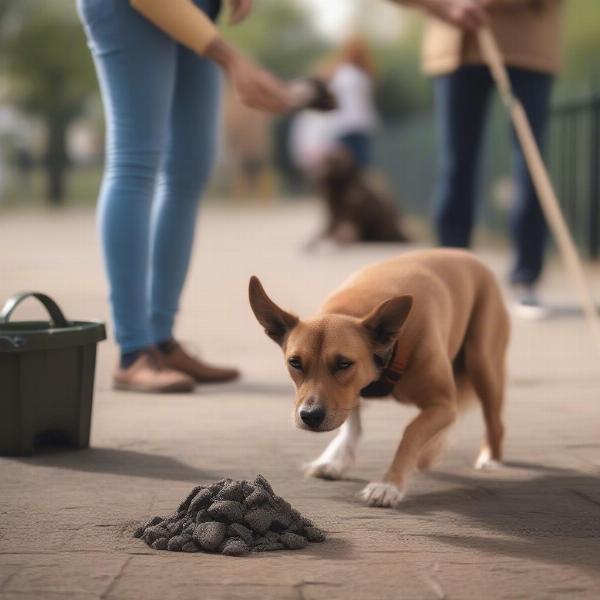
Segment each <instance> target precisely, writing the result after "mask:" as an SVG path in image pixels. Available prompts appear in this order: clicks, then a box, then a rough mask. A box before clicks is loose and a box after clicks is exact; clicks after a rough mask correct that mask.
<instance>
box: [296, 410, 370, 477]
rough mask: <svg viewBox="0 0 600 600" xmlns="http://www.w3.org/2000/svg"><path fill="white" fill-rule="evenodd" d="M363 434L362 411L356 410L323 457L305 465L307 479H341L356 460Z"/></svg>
mask: <svg viewBox="0 0 600 600" xmlns="http://www.w3.org/2000/svg"><path fill="white" fill-rule="evenodd" d="M360 434H361V425H360V409H359V408H358V407H357V408H355V409H354V410H353V411H352V413H350V416H349V417H348V418H347V419H346V421H345V422H344V424H343V425H342V426H341V428H340V431H339V433H338V434H337V435H336V436H335V437H334V438H333V440H331V442H330V443H329V445H328V446H327V448H325V450H324V451H323V453H322V454H321V456H319V458H317V459H316V460H314V461H312V462H310V463H306V464H305V465H304V474H305V475H306V476H307V477H320V478H321V479H341V478H342V477H343V476H344V474H345V473H346V472H347V471H348V469H349V468H350V467H352V466H353V465H354V462H355V460H356V446H357V444H358V440H359V438H360Z"/></svg>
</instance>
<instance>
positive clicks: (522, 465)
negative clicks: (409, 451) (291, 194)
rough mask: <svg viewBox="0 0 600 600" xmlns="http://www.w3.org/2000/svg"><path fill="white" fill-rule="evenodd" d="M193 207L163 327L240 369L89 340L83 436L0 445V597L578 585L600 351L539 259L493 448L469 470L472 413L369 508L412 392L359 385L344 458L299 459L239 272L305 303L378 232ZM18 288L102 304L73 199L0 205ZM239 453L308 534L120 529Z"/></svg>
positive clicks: (237, 595) (596, 442) (314, 599)
mask: <svg viewBox="0 0 600 600" xmlns="http://www.w3.org/2000/svg"><path fill="white" fill-rule="evenodd" d="M202 217H203V218H202V220H201V227H200V232H199V236H198V244H197V247H196V252H195V256H194V261H193V266H192V270H191V275H190V279H189V282H188V286H187V288H186V292H185V297H184V301H183V307H182V313H181V318H180V321H179V328H178V332H179V336H180V337H181V338H182V339H183V340H190V341H192V342H194V343H197V344H199V346H200V347H201V349H202V353H203V355H205V356H206V357H207V358H210V359H211V360H215V361H221V362H230V363H232V364H238V365H241V366H242V367H243V370H244V374H245V376H244V378H243V380H242V381H240V382H239V383H236V384H232V385H226V386H222V387H218V386H211V387H203V388H200V389H198V390H197V393H196V394H194V395H192V396H187V397H178V396H165V397H149V396H143V395H136V394H126V393H119V392H114V391H112V390H111V389H110V385H109V383H110V372H111V369H112V366H113V364H114V361H115V358H116V351H115V348H114V345H113V343H112V342H108V343H104V344H102V346H101V348H100V355H99V363H98V373H97V393H96V398H95V405H94V420H93V429H92V445H93V447H92V448H91V449H90V450H86V451H80V452H51V453H44V454H40V455H37V456H35V457H34V458H24V459H15V458H12V459H8V458H6V459H0V600H24V599H28V598H32V599H33V598H35V599H37V598H42V599H46V598H47V599H49V600H54V599H63V598H64V599H66V600H84V599H85V600H88V599H98V598H103V599H110V600H114V599H137V598H144V599H145V600H154V599H171V598H173V599H177V600H185V599H188V598H189V599H192V598H194V599H195V598H198V599H203V600H211V599H215V600H216V599H218V600H221V599H236V600H237V599H244V600H246V599H250V598H261V599H263V598H264V599H271V598H273V599H294V600H318V599H324V598H328V599H338V598H340V599H341V598H345V599H347V598H351V599H357V600H371V599H373V600H388V599H389V600H392V599H393V600H396V599H404V598H407V599H412V598H415V599H420V598H431V599H440V598H477V599H479V598H536V599H537V598H540V599H542V598H544V599H545V598H598V597H599V595H600V591H599V590H600V479H599V475H600V435H599V434H600V366H599V360H598V359H597V357H596V356H595V355H594V353H593V347H592V344H591V342H590V340H589V339H588V336H587V335H586V328H585V324H584V322H583V320H582V318H581V316H580V315H579V314H578V313H577V311H574V310H571V307H573V306H574V296H573V295H572V293H571V292H570V290H569V285H568V283H567V282H566V281H565V276H564V274H563V273H562V271H561V270H560V269H558V268H556V267H552V268H551V269H550V271H549V273H548V276H547V279H546V283H545V288H544V291H545V292H546V294H547V296H548V298H550V299H551V300H552V301H553V302H554V303H556V304H559V305H561V306H562V307H563V310H561V312H560V314H559V315H558V316H557V317H555V318H553V319H550V320H548V321H545V322H515V323H514V334H513V341H512V345H511V351H510V382H509V391H508V404H507V413H506V422H507V440H506V460H507V465H506V466H505V467H504V468H503V469H502V470H500V471H497V472H487V473H480V472H475V471H474V470H473V469H472V467H471V464H472V462H473V460H474V458H475V455H476V451H477V447H478V444H479V440H480V437H481V435H482V423H481V418H480V416H479V415H478V414H477V413H474V414H472V415H470V416H468V417H467V418H466V419H465V420H464V421H463V422H461V423H460V424H459V426H458V427H457V430H456V433H455V435H454V442H453V445H452V447H451V449H450V451H449V453H448V456H447V458H446V459H445V460H444V462H443V463H442V464H441V465H440V466H439V467H438V468H437V469H436V470H435V471H434V472H431V473H429V474H426V475H419V476H416V477H415V479H414V482H413V486H412V488H411V490H410V493H409V495H408V496H407V498H406V500H405V502H404V504H403V505H402V507H401V508H400V509H399V510H397V511H395V510H387V509H385V510H381V509H371V508H367V507H365V506H363V505H362V504H361V503H360V502H359V501H358V500H357V499H356V494H357V492H358V491H359V490H360V489H361V488H362V487H363V486H364V485H365V483H366V482H368V481H369V480H370V479H372V478H377V477H380V476H381V475H382V474H383V472H384V470H385V468H386V467H387V464H388V462H389V461H390V460H391V458H392V453H393V452H394V450H395V447H396V445H397V443H398V441H399V437H400V434H401V432H402V430H403V427H404V426H405V424H406V423H407V421H408V419H410V417H411V415H412V411H411V410H410V409H407V408H404V407H400V406H397V405H395V404H393V403H392V402H372V403H371V404H370V405H369V407H368V409H367V410H366V412H365V417H364V428H365V435H364V438H363V440H362V442H361V447H360V450H359V455H358V464H357V466H356V468H355V469H354V470H353V471H352V472H351V474H350V476H349V477H350V478H349V479H347V480H345V481H341V482H325V481H319V480H306V479H304V478H303V477H302V474H301V469H300V465H301V463H302V462H303V461H306V460H309V459H312V458H314V457H316V456H317V454H318V453H319V452H320V450H321V449H322V448H323V447H324V445H325V444H326V442H327V440H328V439H329V438H330V437H331V436H330V435H316V434H315V435H311V434H308V433H304V432H300V431H297V430H295V429H294V427H293V425H292V421H291V418H290V413H291V398H292V390H291V385H290V383H289V381H288V377H287V375H286V373H285V370H284V367H283V363H282V360H281V356H280V351H279V349H278V348H277V347H276V346H275V345H274V344H273V343H271V342H270V341H269V340H268V339H267V338H266V337H265V336H264V334H263V333H262V331H261V330H260V327H259V326H258V325H257V324H256V322H255V321H254V319H253V317H252V315H251V313H250V310H249V308H248V305H247V299H246V285H247V280H248V277H249V276H250V275H251V274H253V273H255V274H257V275H259V276H261V278H262V280H263V283H264V284H265V287H266V288H267V290H268V291H269V292H270V293H271V294H272V296H273V297H274V298H275V299H277V301H278V302H280V303H281V304H282V305H283V306H285V307H289V308H290V309H293V310H295V311H297V312H299V313H300V314H301V315H306V314H307V313H309V312H310V311H311V310H313V309H314V308H315V307H316V306H317V305H318V303H319V302H320V300H321V299H322V298H323V297H324V295H325V294H326V293H327V292H328V291H330V290H331V289H332V288H333V287H335V286H336V285H337V284H338V283H340V282H341V281H342V280H343V279H344V278H345V276H346V275H348V274H349V273H351V272H352V271H353V270H355V269H356V268H358V267H360V266H363V265H366V264H368V263H370V262H374V261H376V260H380V259H383V258H385V257H388V256H391V255H393V254H395V253H396V252H397V251H398V249H397V248H394V247H390V246H368V247H357V248H351V249H348V250H346V251H336V250H328V251H323V252H320V253H318V254H314V255H306V254H302V253H301V252H300V251H299V248H300V246H301V244H302V243H303V242H304V241H305V240H306V239H308V237H309V236H310V235H311V234H312V233H313V231H314V230H315V229H316V227H317V223H318V213H317V210H316V208H315V207H313V206H312V205H308V206H303V205H302V206H301V205H295V204H290V205H286V206H281V207H251V206H248V207H234V206H231V207H230V206H225V207H218V206H214V205H212V206H208V207H207V208H206V209H205V212H204V213H203V215H202ZM482 256H483V257H484V259H485V260H486V261H487V262H488V263H489V264H491V266H492V267H493V268H494V269H496V270H497V272H498V273H499V274H502V273H503V271H504V270H505V269H506V267H507V264H506V257H504V256H503V255H502V254H500V253H498V252H497V251H489V252H484V253H483V255H482ZM592 276H593V278H594V284H595V289H596V292H597V297H600V273H599V272H598V270H596V271H595V272H593V273H592ZM25 288H37V289H39V290H42V291H45V292H47V293H49V294H50V295H52V296H54V297H55V298H56V300H57V301H59V302H60V304H61V305H62V306H63V308H64V310H65V312H66V314H67V316H70V317H71V318H93V317H98V318H103V319H108V312H107V307H106V303H105V296H106V288H105V283H104V277H103V275H102V271H101V264H100V259H99V252H98V247H97V243H96V237H95V230H94V224H93V215H92V214H91V213H88V212H67V213H49V214H45V213H41V214H40V213H28V212H11V213H3V214H1V215H0V299H4V298H6V297H8V296H9V295H10V294H11V293H13V292H15V291H17V290H21V289H25ZM18 314H19V315H21V316H22V317H23V318H25V317H27V316H34V315H35V316H39V315H41V314H42V312H41V310H39V309H38V308H37V307H35V306H33V305H29V306H25V307H23V308H22V309H19V313H18ZM0 397H1V391H0ZM257 472H262V473H263V474H264V475H265V476H267V477H268V478H269V479H270V480H271V481H272V483H273V484H274V487H275V490H276V491H277V492H278V493H280V494H281V495H283V496H284V497H286V498H287V499H289V500H290V501H291V502H292V503H293V504H294V505H295V506H297V507H298V508H299V509H300V510H301V511H302V512H303V513H305V514H307V515H309V516H311V517H313V518H314V520H315V521H316V522H317V523H318V525H320V526H321V527H323V528H325V529H327V530H328V531H329V532H330V538H329V541H328V542H327V543H325V544H320V545H311V547H310V548H308V549H306V550H304V551H300V552H286V553H283V552H279V553H272V554H265V555H256V556H252V557H250V558H241V559H233V558H225V557H221V556H210V555H205V554H195V555H183V554H175V553H159V552H156V551H153V550H150V549H148V548H147V547H146V546H145V545H144V544H143V543H141V542H140V541H139V540H135V539H133V538H132V537H131V533H132V530H133V527H134V524H135V523H137V522H139V521H141V520H144V519H146V518H147V517H149V516H151V515H154V514H167V513H169V512H172V510H173V509H174V508H175V507H176V505H177V503H178V502H179V500H181V499H182V497H183V496H184V495H185V494H186V493H187V492H188V491H189V490H190V489H191V487H192V486H193V485H195V484H197V483H199V482H205V481H210V480H214V479H219V478H221V477H224V476H229V477H233V478H250V477H253V476H254V475H255V474H256V473H257Z"/></svg>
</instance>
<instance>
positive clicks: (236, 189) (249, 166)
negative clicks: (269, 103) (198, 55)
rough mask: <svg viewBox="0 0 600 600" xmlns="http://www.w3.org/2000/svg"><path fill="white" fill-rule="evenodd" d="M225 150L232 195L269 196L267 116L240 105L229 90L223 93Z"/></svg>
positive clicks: (270, 120) (270, 121) (269, 133)
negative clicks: (229, 170) (229, 169)
mask: <svg viewBox="0 0 600 600" xmlns="http://www.w3.org/2000/svg"><path fill="white" fill-rule="evenodd" d="M224 105H225V111H224V112H225V149H226V156H227V162H228V164H229V166H230V168H231V180H232V186H231V187H232V191H233V194H234V196H237V197H242V198H267V197H269V196H270V195H271V194H272V191H273V185H272V181H270V177H269V175H270V169H269V166H270V163H271V157H272V135H271V125H272V119H271V116H270V115H269V114H267V113H265V112H262V111H258V110H255V109H253V108H250V107H248V106H246V105H244V104H242V103H241V102H240V101H239V100H238V98H237V96H236V94H235V93H234V90H232V89H231V88H230V87H228V88H227V90H226V92H225V100H224Z"/></svg>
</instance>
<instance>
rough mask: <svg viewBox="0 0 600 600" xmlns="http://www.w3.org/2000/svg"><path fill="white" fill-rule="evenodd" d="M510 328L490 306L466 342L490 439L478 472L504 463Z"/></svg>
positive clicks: (471, 375) (502, 315)
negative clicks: (506, 381)
mask: <svg viewBox="0 0 600 600" xmlns="http://www.w3.org/2000/svg"><path fill="white" fill-rule="evenodd" d="M486 309H487V310H486ZM492 309H493V310H492ZM508 327H509V325H508V317H507V316H505V313H504V311H503V310H501V311H498V308H497V307H494V306H493V305H492V306H490V305H488V306H487V307H484V309H483V310H481V311H479V314H478V315H477V316H476V318H475V320H474V322H473V323H472V324H471V327H470V331H469V334H468V336H467V340H466V341H465V361H466V369H467V373H468V375H469V378H470V380H471V383H472V385H473V388H474V389H475V392H476V394H477V396H478V398H479V400H480V402H481V408H482V410H483V418H484V421H485V427H486V437H485V440H484V442H483V443H482V445H481V450H480V452H479V455H478V457H477V460H476V461H475V468H476V469H494V468H497V467H498V466H499V465H500V463H501V461H502V440H503V437H504V424H503V422H502V408H503V404H504V390H505V355H506V346H507V343H508Z"/></svg>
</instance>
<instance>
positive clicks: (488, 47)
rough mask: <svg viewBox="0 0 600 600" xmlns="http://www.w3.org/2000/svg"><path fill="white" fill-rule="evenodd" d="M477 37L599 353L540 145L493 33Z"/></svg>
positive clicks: (594, 315)
mask: <svg viewBox="0 0 600 600" xmlns="http://www.w3.org/2000/svg"><path fill="white" fill-rule="evenodd" d="M478 36H479V46H480V48H481V52H482V54H483V58H484V60H485V61H486V63H487V65H488V67H489V68H490V71H491V73H492V77H493V78H494V81H495V82H496V86H497V88H498V91H499V93H500V96H501V98H502V101H503V102H504V104H505V105H506V107H507V108H508V110H509V111H510V115H511V118H512V122H513V125H514V127H515V131H516V133H517V137H518V139H519V143H520V144H521V148H522V149H523V154H524V155H525V160H526V162H527V167H528V168H529V173H530V175H531V179H532V181H533V184H534V186H535V189H536V192H537V195H538V199H539V202H540V205H541V207H542V211H543V213H544V215H545V217H546V221H547V222H548V225H549V227H550V230H551V231H552V233H553V235H554V238H555V240H556V243H557V245H558V248H559V251H560V253H561V255H562V258H563V261H564V264H565V267H566V269H567V272H568V273H569V275H570V276H571V279H572V281H573V284H574V286H575V289H576V290H577V293H578V295H579V299H580V301H581V306H582V307H583V311H584V313H585V315H586V317H587V320H588V323H589V329H590V332H591V334H592V337H593V338H594V341H595V343H596V347H597V349H598V352H599V353H600V317H599V316H598V312H597V310H596V306H595V304H594V299H593V296H592V292H591V289H590V286H589V284H588V282H587V280H586V278H585V273H584V270H583V266H582V263H581V259H580V258H579V255H578V253H577V248H576V247H575V243H574V242H573V238H572V236H571V233H570V231H569V228H568V226H567V223H566V222H565V219H564V217H563V214H562V212H561V209H560V204H559V202H558V198H557V197H556V193H555V191H554V187H553V185H552V182H551V180H550V176H549V175H548V170H547V169H546V166H545V164H544V160H543V158H542V154H541V152H540V149H539V146H538V144H537V142H536V140H535V137H534V136H533V132H532V131H531V125H530V124H529V120H528V118H527V115H526V113H525V110H524V108H523V105H522V104H521V102H520V101H519V100H518V98H516V97H515V95H514V94H513V91H512V86H511V83H510V79H509V77H508V72H507V70H506V66H505V65H504V60H503V58H502V54H501V52H500V48H499V47H498V43H497V42H496V39H495V37H494V34H493V33H492V32H491V30H490V29H489V28H487V27H485V28H482V29H480V30H479V32H478Z"/></svg>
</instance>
